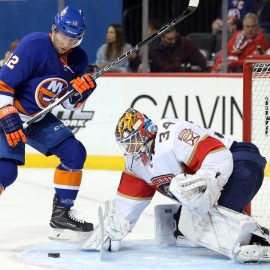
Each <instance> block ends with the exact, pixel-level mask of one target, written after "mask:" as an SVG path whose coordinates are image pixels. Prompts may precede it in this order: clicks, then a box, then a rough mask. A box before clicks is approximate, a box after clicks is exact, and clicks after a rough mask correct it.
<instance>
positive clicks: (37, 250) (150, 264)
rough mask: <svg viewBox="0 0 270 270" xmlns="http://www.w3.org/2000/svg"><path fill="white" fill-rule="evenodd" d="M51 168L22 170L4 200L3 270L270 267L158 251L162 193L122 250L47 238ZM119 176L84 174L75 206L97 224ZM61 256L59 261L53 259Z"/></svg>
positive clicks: (0, 203) (202, 253)
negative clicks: (102, 250) (90, 248)
mask: <svg viewBox="0 0 270 270" xmlns="http://www.w3.org/2000/svg"><path fill="white" fill-rule="evenodd" d="M53 174H54V170H52V169H26V168H22V169H20V170H19V177H18V179H17V181H16V182H15V184H13V185H12V186H11V187H10V188H8V189H7V190H6V191H5V192H4V193H3V194H2V196H1V198H0V213H1V221H0V270H15V269H16V270H17V269H19V270H49V269H59V270H91V269H94V270H99V269H118V270H120V269H125V270H126V269H128V270H133V269H139V270H141V269H142V270H144V269H166V270H172V269H185V270H192V269H194V270H198V269H203V270H208V269H209V270H210V269H211V270H212V269H213V270H214V269H221V268H222V270H227V269H234V270H237V269H247V270H251V269H254V270H257V269H260V270H264V269H270V264H267V263H261V264H258V263H249V264H240V263H236V262H234V261H231V260H229V259H227V258H225V257H224V256H222V255H218V254H216V253H214V252H212V251H209V250H207V249H205V248H180V247H157V246H155V245H154V241H153V238H154V215H153V206H154V205H155V204H160V203H171V201H169V200H168V199H167V198H164V197H162V196H161V195H159V194H156V195H155V198H154V200H153V202H152V203H151V205H150V206H149V207H148V208H147V209H146V211H145V213H144V214H143V215H142V216H141V219H140V220H139V222H138V223H137V224H136V227H135V228H134V230H133V232H132V234H130V235H129V236H128V237H127V239H125V241H124V243H123V246H122V248H121V250H120V251H119V252H115V253H106V254H105V258H104V261H100V258H99V253H98V252H82V251H80V250H79V248H78V244H76V243H66V242H59V241H52V240H49V239H48V238H47V233H48V229H49V225H48V224H49V220H50V215H51V205H52V198H53V194H54V190H53V186H52V183H53ZM120 175H121V173H120V172H115V171H91V170H86V171H84V175H83V182H82V185H81V189H80V192H79V196H78V199H77V202H76V204H75V208H76V209H77V210H79V212H80V213H81V217H83V218H85V219H86V220H88V221H92V222H93V223H94V224H96V222H97V209H98V206H100V205H102V206H103V203H104V201H106V200H108V199H110V198H112V197H113V195H114V194H115V191H116V189H117V186H118V182H119V179H120ZM49 252H59V253H60V258H51V257H48V253H49Z"/></svg>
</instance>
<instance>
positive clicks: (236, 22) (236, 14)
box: [212, 0, 257, 36]
mask: <svg viewBox="0 0 270 270" xmlns="http://www.w3.org/2000/svg"><path fill="white" fill-rule="evenodd" d="M256 9H257V0H228V14H227V27H228V34H229V36H231V35H233V34H234V33H235V32H236V31H237V30H239V29H241V28H242V21H243V18H244V16H245V15H246V14H247V13H249V12H254V13H255V12H256ZM220 13H221V12H220ZM221 32H222V19H221V16H220V17H219V18H217V19H216V20H215V21H214V22H213V23H212V33H213V35H220V34H221Z"/></svg>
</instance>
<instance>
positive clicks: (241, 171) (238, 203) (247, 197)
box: [218, 142, 266, 212]
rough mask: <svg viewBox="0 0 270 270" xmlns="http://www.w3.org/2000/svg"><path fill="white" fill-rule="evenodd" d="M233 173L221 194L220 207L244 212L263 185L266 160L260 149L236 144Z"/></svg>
mask: <svg viewBox="0 0 270 270" xmlns="http://www.w3.org/2000/svg"><path fill="white" fill-rule="evenodd" d="M230 151H231V152H232V155H233V162H234V167H233V172H232V175H231V176H230V178H229V179H228V182H227V184H226V185H225V186H224V189H223V190H222V192H221V196H220V198H219V201H218V203H219V205H222V206H224V207H227V208H230V209H233V210H235V211H237V212H242V211H243V210H244V208H245V206H246V205H247V204H249V203H250V201H251V200H252V199H253V197H254V196H255V195H256V193H257V192H258V190H259V189H260V187H261V185H262V181H263V178H264V169H265V165H266V159H265V158H264V157H263V156H261V154H260V152H259V149H258V148H257V147H256V146H255V145H254V144H252V143H249V142H234V143H233V144H232V146H231V148H230Z"/></svg>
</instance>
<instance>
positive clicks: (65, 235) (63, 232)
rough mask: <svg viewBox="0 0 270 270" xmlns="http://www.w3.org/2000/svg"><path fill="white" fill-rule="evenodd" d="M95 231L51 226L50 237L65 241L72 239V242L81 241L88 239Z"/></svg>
mask: <svg viewBox="0 0 270 270" xmlns="http://www.w3.org/2000/svg"><path fill="white" fill-rule="evenodd" d="M92 233H93V231H91V232H77V231H72V230H67V229H56V228H50V230H49V233H48V237H49V239H52V240H63V241H70V242H80V241H83V240H86V239H87V238H88V237H89V236H90V235H91V234H92Z"/></svg>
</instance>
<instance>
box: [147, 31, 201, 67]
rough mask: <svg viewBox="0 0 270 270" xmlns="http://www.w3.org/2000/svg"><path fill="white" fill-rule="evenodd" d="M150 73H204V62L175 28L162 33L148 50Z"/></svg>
mask: <svg viewBox="0 0 270 270" xmlns="http://www.w3.org/2000/svg"><path fill="white" fill-rule="evenodd" d="M149 62H150V63H149V64H150V71H151V72H181V71H205V70H206V60H205V58H204V56H203V55H202V54H201V53H200V51H199V50H198V49H197V48H195V47H194V46H193V45H192V44H191V43H190V42H189V41H188V40H187V39H186V38H185V37H183V36H181V35H180V34H179V33H177V32H176V29H175V28H172V29H170V30H168V31H167V32H165V33H163V34H162V35H161V37H160V39H159V40H158V42H157V43H155V44H154V46H151V45H150V48H149Z"/></svg>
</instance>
